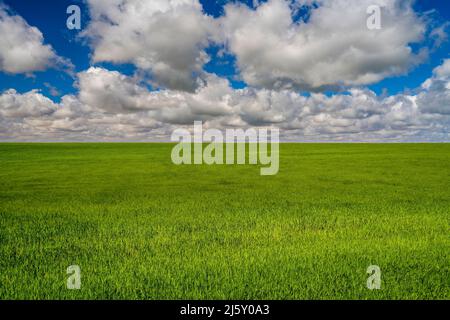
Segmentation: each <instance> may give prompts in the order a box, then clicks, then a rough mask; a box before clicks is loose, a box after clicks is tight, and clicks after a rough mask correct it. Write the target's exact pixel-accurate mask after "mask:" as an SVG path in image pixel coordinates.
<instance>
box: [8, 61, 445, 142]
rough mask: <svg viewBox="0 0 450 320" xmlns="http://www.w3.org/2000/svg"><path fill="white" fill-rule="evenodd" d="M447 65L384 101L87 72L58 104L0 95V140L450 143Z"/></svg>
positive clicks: (31, 95) (369, 95)
mask: <svg viewBox="0 0 450 320" xmlns="http://www.w3.org/2000/svg"><path fill="white" fill-rule="evenodd" d="M445 65H446V64H445V63H444V64H443V66H442V67H441V68H437V69H436V70H435V75H434V76H433V77H432V78H431V79H430V81H431V84H430V86H429V87H428V88H423V89H421V91H420V92H418V93H417V94H416V95H406V94H398V95H395V96H389V97H382V96H377V95H376V94H375V93H374V92H372V91H370V90H368V89H350V90H349V91H348V92H347V93H342V94H334V95H325V94H322V93H313V94H311V95H310V96H303V95H301V94H299V93H296V92H293V91H291V90H269V89H254V88H253V89H252V88H246V89H238V90H237V89H233V88H231V86H230V84H229V82H228V81H227V80H224V79H221V78H219V77H217V76H215V75H206V79H207V81H206V82H205V83H204V84H203V85H202V86H200V87H199V88H197V90H196V91H195V92H193V93H189V92H183V91H176V90H169V89H165V90H160V91H150V90H149V89H147V88H146V87H145V86H144V85H142V84H140V83H138V82H137V80H136V79H135V78H132V77H128V76H125V75H122V74H120V73H118V72H116V71H108V70H106V69H103V68H90V69H89V70H86V71H85V72H81V73H80V74H79V75H78V77H79V90H80V91H79V94H78V95H77V96H73V95H66V96H64V97H63V98H62V100H61V102H60V103H58V104H56V103H53V102H52V101H51V100H50V99H48V98H46V97H44V96H42V94H41V93H39V92H38V91H31V92H28V93H25V94H20V93H18V92H16V91H14V90H8V91H5V92H4V93H3V94H1V95H0V115H1V117H0V139H2V140H57V141H59V140H61V141H65V140H69V141H70V140H76V141H78V140H90V141H92V140H94V141H130V140H132V141H159V140H168V138H169V137H170V134H171V132H172V130H173V129H174V128H175V127H178V126H183V127H188V128H190V127H192V124H193V122H194V120H203V121H204V122H205V125H206V126H207V127H214V128H219V129H224V128H227V127H230V126H233V127H241V128H247V127H250V126H272V125H275V126H277V127H279V128H280V129H281V133H282V139H283V140H285V141H291V140H294V141H428V140H435V141H449V140H450V135H449V132H450V115H449V113H448V106H449V105H450V104H449V100H445V99H448V92H449V89H448V87H445V89H444V87H443V86H442V84H443V83H444V80H443V78H441V77H440V76H437V74H442V73H443V71H442V70H444V69H445ZM445 83H447V86H448V82H445ZM439 90H440V91H439ZM442 97H444V98H445V99H444V98H442ZM439 102H442V104H439ZM433 106H441V107H440V109H436V108H437V107H436V108H435V107H433Z"/></svg>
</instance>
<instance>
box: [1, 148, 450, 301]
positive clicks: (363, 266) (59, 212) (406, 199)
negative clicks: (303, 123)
mask: <svg viewBox="0 0 450 320" xmlns="http://www.w3.org/2000/svg"><path fill="white" fill-rule="evenodd" d="M172 147H173V145H172V144H164V143H161V144H145V143H143V144H132V143H127V144H103V143H92V144H91V143H82V144H75V143H67V144H25V143H17V144H16V143H4V144H0V299H449V298H450V291H449V285H450V282H449V281H450V271H449V265H450V232H449V231H450V144H281V145H280V169H279V173H278V174H277V175H274V176H261V175H260V171H259V166H257V165H211V166H208V165H181V166H176V165H174V164H173V163H172V161H171V158H170V154H171V150H172ZM70 265H78V266H80V268H81V289H80V290H68V289H67V288H66V281H67V278H68V275H67V274H66V269H67V267H68V266H70ZM370 265H377V266H379V267H380V270H381V289H380V290H369V289H368V288H367V286H366V282H367V278H368V276H369V274H368V273H366V270H367V268H368V266H370Z"/></svg>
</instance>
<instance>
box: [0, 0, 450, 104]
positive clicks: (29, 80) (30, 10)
mask: <svg viewBox="0 0 450 320" xmlns="http://www.w3.org/2000/svg"><path fill="white" fill-rule="evenodd" d="M3 2H4V3H6V4H7V5H8V6H9V7H10V8H12V9H13V10H14V11H15V12H16V13H17V14H19V15H21V16H22V17H23V18H24V19H25V20H26V21H27V22H28V23H29V24H30V25H31V26H36V27H37V28H39V30H41V32H42V33H43V34H44V37H45V42H46V43H48V44H51V45H52V46H53V48H54V49H55V51H56V52H57V53H58V54H59V55H60V56H63V57H66V58H69V59H70V60H71V61H72V63H73V64H74V65H75V68H76V71H78V72H79V71H82V70H86V69H87V68H89V66H91V65H93V64H92V63H91V61H90V54H91V50H90V48H89V46H88V44H87V42H86V41H84V40H82V39H79V38H78V37H77V36H78V33H79V32H78V31H77V30H68V29H67V28H66V20H67V15H66V14H65V11H66V8H67V7H68V6H69V5H71V4H78V5H79V6H80V8H81V9H82V10H83V16H82V29H83V27H85V26H86V25H87V24H88V22H89V13H88V10H87V7H86V5H85V4H84V3H83V1H81V0H58V1H51V0H42V1H29V0H4V1H3ZM200 2H201V3H202V6H203V10H204V12H206V13H207V14H208V15H212V16H214V17H219V16H221V15H223V6H224V5H225V4H226V3H227V2H228V1H225V0H217V1H208V0H202V1H200ZM234 2H236V1H234ZM241 2H243V3H245V4H247V5H249V6H252V3H253V2H252V1H251V0H250V1H248V0H247V1H241ZM414 7H415V8H416V10H417V12H420V13H424V12H429V11H432V10H433V11H435V12H434V13H433V14H432V15H433V18H434V19H435V23H440V22H441V23H442V22H444V21H450V2H448V1H441V0H426V1H425V0H421V1H416V3H415V5H414ZM430 42H431V39H427V40H425V42H424V44H425V45H428V46H430V47H431V46H432V44H431V43H430ZM219 50H220V47H218V46H214V45H212V46H211V47H210V48H208V53H210V54H211V55H212V57H213V59H212V60H211V62H209V63H208V64H206V65H205V70H207V71H208V72H213V73H216V74H218V75H220V76H224V77H227V78H229V79H230V81H231V82H232V84H233V87H235V88H243V87H245V86H246V84H245V82H244V81H242V80H239V79H235V78H236V77H235V76H236V75H238V71H237V68H236V65H235V60H236V59H235V57H234V56H233V55H230V54H227V55H225V56H224V57H220V58H219V57H217V55H216V54H217V52H218V51H219ZM449 52H450V43H449V42H446V43H444V44H443V45H442V46H441V47H439V48H437V49H436V50H433V51H432V52H431V53H430V56H429V58H428V59H427V60H426V61H424V63H422V64H420V65H418V66H416V67H414V68H412V70H411V71H410V72H408V73H407V74H405V75H402V76H395V77H391V78H387V79H385V80H383V81H380V82H379V83H376V84H373V85H370V86H369V88H370V89H372V90H374V91H375V92H377V93H382V92H383V90H387V92H388V93H389V94H396V93H398V92H402V91H404V90H414V89H415V88H417V87H418V86H420V84H421V83H422V82H423V81H425V80H426V79H427V78H429V77H430V75H431V73H432V70H433V69H434V68H435V67H437V66H438V65H439V64H441V62H442V61H443V59H446V58H448V57H449ZM99 65H101V66H104V67H107V68H109V69H114V70H120V71H121V72H122V73H124V74H132V73H133V72H134V71H135V68H134V66H133V65H131V64H122V65H113V64H110V63H106V64H105V63H101V64H99ZM73 83H74V79H72V78H71V77H70V76H69V75H67V74H64V73H61V72H60V71H59V70H54V69H49V70H47V71H45V72H38V73H35V74H34V75H33V76H29V75H10V74H5V73H0V91H3V90H5V89H8V88H11V87H13V88H16V89H17V91H19V92H26V91H29V90H32V89H35V88H40V89H41V90H42V91H43V93H45V94H46V95H48V96H49V97H51V98H52V99H54V100H56V101H58V100H59V98H60V97H61V96H62V95H64V94H68V93H75V92H76V88H75V87H74V86H73ZM49 85H50V86H51V87H54V88H56V89H57V90H58V92H59V94H58V95H57V96H53V95H52V94H51V93H50V89H49Z"/></svg>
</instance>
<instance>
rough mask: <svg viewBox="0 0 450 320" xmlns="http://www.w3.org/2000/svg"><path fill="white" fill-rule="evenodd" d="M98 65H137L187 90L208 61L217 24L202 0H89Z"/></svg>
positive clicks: (157, 78)
mask: <svg viewBox="0 0 450 320" xmlns="http://www.w3.org/2000/svg"><path fill="white" fill-rule="evenodd" d="M87 2H88V4H89V9H90V14H91V19H92V21H91V23H90V25H89V27H88V29H87V31H86V32H85V33H84V34H85V36H87V37H88V38H90V39H91V43H92V46H93V49H94V54H93V61H94V62H101V61H108V62H113V63H133V64H135V65H136V66H137V67H138V68H140V69H141V70H145V71H151V75H152V76H153V77H154V80H155V82H156V83H157V84H160V85H162V86H165V87H168V88H171V89H181V90H185V91H194V89H195V88H196V87H197V85H198V83H197V79H196V76H195V74H200V73H202V67H203V65H204V64H205V62H206V61H207V60H208V56H207V54H206V53H205V51H204V48H205V47H206V46H207V45H208V41H209V37H210V36H212V34H213V33H214V28H213V27H214V21H213V19H212V18H211V17H208V16H206V15H204V14H203V13H202V7H201V5H200V3H199V2H198V1H197V0H152V1H147V0H114V1H105V0H102V1H98V0H88V1H87Z"/></svg>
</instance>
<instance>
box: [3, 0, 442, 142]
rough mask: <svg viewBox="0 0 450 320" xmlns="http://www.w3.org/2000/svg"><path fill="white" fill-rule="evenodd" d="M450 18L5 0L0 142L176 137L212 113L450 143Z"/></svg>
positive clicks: (413, 6)
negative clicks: (72, 8)
mask: <svg viewBox="0 0 450 320" xmlns="http://www.w3.org/2000/svg"><path fill="white" fill-rule="evenodd" d="M71 4H77V5H78V6H79V7H80V8H81V29H80V30H69V29H68V28H67V26H66V20H67V18H68V16H69V15H68V14H66V9H67V7H68V6H69V5H71ZM371 5H378V6H379V7H380V8H381V28H380V29H369V28H368V27H367V19H368V18H369V16H370V14H368V13H367V8H368V7H369V6H371ZM449 21H450V3H449V2H448V1H441V0H435V1H430V0H417V1H409V0H291V1H288V0H268V1H257V0H254V1H237V0H236V1H225V0H216V1H214V0H210V1H207V0H204V1H203V0H202V1H199V0H84V1H82V0H72V1H65V0H60V1H50V0H47V1H29V0H10V1H6V0H4V1H2V0H0V35H1V37H0V140H1V141H167V140H169V139H170V134H171V133H172V131H173V130H174V129H176V128H178V127H184V126H186V127H187V126H192V125H193V122H194V121H195V120H202V121H204V123H205V126H206V127H213V128H218V129H225V128H248V127H272V126H274V127H278V128H280V133H281V137H282V139H283V140H284V141H367V142H373V141H381V142H383V141H384V142H397V141H434V142H443V141H445V142H448V141H450V133H449V132H450V56H449V49H450V44H449V41H448V36H447V34H448V32H450V23H449Z"/></svg>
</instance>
